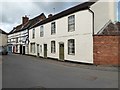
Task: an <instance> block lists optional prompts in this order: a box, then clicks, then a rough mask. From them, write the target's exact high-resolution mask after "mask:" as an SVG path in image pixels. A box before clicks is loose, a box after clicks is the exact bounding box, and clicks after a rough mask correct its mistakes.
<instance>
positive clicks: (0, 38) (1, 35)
mask: <svg viewBox="0 0 120 90" xmlns="http://www.w3.org/2000/svg"><path fill="white" fill-rule="evenodd" d="M0 46H7V33H6V32H5V31H3V30H2V29H0Z"/></svg>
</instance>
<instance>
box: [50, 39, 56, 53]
mask: <svg viewBox="0 0 120 90" xmlns="http://www.w3.org/2000/svg"><path fill="white" fill-rule="evenodd" d="M55 52H56V45H55V41H51V53H55Z"/></svg>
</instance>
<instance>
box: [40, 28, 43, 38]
mask: <svg viewBox="0 0 120 90" xmlns="http://www.w3.org/2000/svg"><path fill="white" fill-rule="evenodd" d="M43 34H44V27H43V26H41V27H40V37H43Z"/></svg>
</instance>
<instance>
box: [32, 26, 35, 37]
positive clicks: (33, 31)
mask: <svg viewBox="0 0 120 90" xmlns="http://www.w3.org/2000/svg"><path fill="white" fill-rule="evenodd" d="M32 38H33V39H34V38H35V28H33V29H32Z"/></svg>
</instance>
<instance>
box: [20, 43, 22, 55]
mask: <svg viewBox="0 0 120 90" xmlns="http://www.w3.org/2000/svg"><path fill="white" fill-rule="evenodd" d="M20 54H22V45H20Z"/></svg>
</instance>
